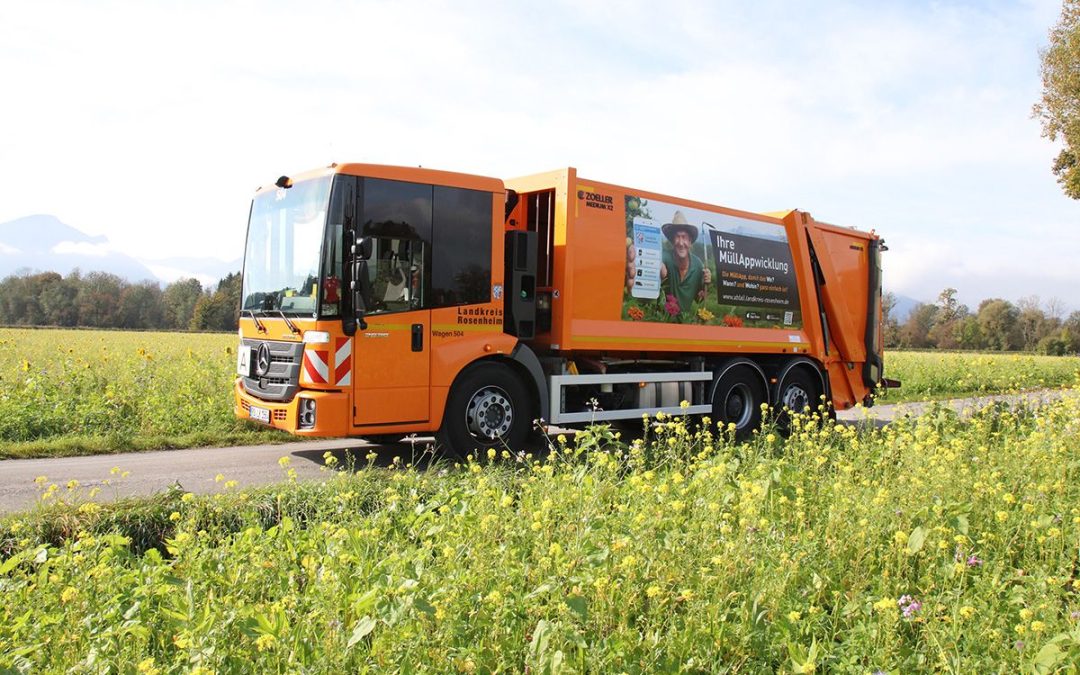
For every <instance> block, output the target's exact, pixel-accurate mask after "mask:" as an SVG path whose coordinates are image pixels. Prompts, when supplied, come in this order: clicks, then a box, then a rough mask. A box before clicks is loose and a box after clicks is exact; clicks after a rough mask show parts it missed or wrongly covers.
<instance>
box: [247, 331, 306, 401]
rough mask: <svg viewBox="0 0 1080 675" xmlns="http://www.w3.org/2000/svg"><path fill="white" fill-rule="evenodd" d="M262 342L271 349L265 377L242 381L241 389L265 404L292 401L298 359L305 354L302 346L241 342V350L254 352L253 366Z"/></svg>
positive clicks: (298, 365)
mask: <svg viewBox="0 0 1080 675" xmlns="http://www.w3.org/2000/svg"><path fill="white" fill-rule="evenodd" d="M264 343H265V344H266V345H267V347H269V349H270V367H269V368H267V370H266V374H265V375H262V376H259V375H253V376H252V377H244V378H241V379H242V381H243V383H244V390H245V391H247V392H248V393H249V394H252V395H253V396H257V397H259V398H261V399H263V400H265V401H291V400H292V398H293V396H295V395H296V392H297V390H298V389H299V388H300V360H301V359H302V358H303V355H304V345H303V343H301V342H275V341H271V340H252V339H244V340H242V341H241V347H242V348H248V349H252V350H253V352H252V356H253V358H252V362H253V363H254V362H255V359H257V354H258V350H259V347H260V346H261V345H263V344H264Z"/></svg>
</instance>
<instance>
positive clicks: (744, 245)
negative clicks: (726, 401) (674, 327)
mask: <svg viewBox="0 0 1080 675" xmlns="http://www.w3.org/2000/svg"><path fill="white" fill-rule="evenodd" d="M622 319H623V320H624V321H647V322H663V323H683V324H700V325H711V326H729V327H750V328H781V329H792V328H794V329H798V328H802V313H801V311H800V304H799V290H798V285H797V284H796V275H795V268H794V265H793V263H792V256H791V247H790V246H789V244H788V239H787V232H786V230H785V229H784V226H783V225H780V224H777V223H770V222H764V221H759V220H753V219H751V218H743V217H738V216H732V215H728V214H725V213H715V212H711V211H704V210H700V209H695V208H691V207H687V206H682V205H678V204H669V203H665V202H662V201H657V200H650V199H646V198H644V197H639V196H633V195H627V197H626V279H625V287H624V292H623V307H622Z"/></svg>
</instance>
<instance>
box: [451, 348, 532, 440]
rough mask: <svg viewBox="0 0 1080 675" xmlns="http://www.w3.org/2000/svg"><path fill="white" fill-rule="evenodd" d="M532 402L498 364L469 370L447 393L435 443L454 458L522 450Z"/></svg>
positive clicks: (517, 381)
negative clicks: (476, 452)
mask: <svg viewBox="0 0 1080 675" xmlns="http://www.w3.org/2000/svg"><path fill="white" fill-rule="evenodd" d="M532 407H533V406H532V401H531V399H530V397H529V394H528V392H527V391H526V389H525V386H524V385H523V384H522V383H521V380H520V378H518V376H517V375H516V374H515V373H514V372H513V371H512V370H511V369H510V368H508V367H506V366H504V365H502V364H499V363H480V364H477V365H475V366H472V367H470V368H469V369H468V370H467V371H466V372H465V373H463V374H462V375H461V377H460V378H458V381H457V382H455V383H454V386H453V388H452V389H451V390H450V396H449V398H447V401H446V410H445V412H444V413H443V423H442V427H441V428H440V429H439V433H438V435H437V437H436V438H437V440H438V441H439V444H440V445H442V446H444V447H446V448H448V449H449V450H450V451H451V452H453V453H455V454H457V455H458V456H461V457H464V456H465V455H467V454H469V453H470V452H472V451H473V450H487V449H488V448H501V449H506V450H510V451H516V450H519V449H521V448H523V446H524V444H525V441H526V439H527V438H528V436H529V430H530V429H531V428H532V420H533V410H532Z"/></svg>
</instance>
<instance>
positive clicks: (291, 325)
mask: <svg viewBox="0 0 1080 675" xmlns="http://www.w3.org/2000/svg"><path fill="white" fill-rule="evenodd" d="M266 311H268V312H277V313H278V316H280V317H281V318H282V319H285V325H286V326H288V327H289V330H291V331H292V332H293V333H294V334H296V335H299V334H300V329H299V328H297V327H296V324H295V323H293V322H292V321H290V320H289V317H287V316H285V312H283V311H281V310H280V309H268V310H266Z"/></svg>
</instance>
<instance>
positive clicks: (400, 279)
mask: <svg viewBox="0 0 1080 675" xmlns="http://www.w3.org/2000/svg"><path fill="white" fill-rule="evenodd" d="M373 244H374V245H373V252H372V258H371V263H370V264H369V268H368V273H369V277H370V279H371V297H370V299H369V300H370V305H369V308H368V311H369V313H368V315H367V329H362V328H358V329H357V331H356V338H355V340H354V344H355V345H356V358H355V359H354V363H355V366H354V367H355V376H356V384H355V389H354V391H355V399H354V400H355V402H356V405H355V412H354V423H355V424H357V425H371V424H406V423H410V422H425V421H427V420H428V417H429V410H428V407H429V406H428V401H429V398H430V396H429V390H428V388H429V386H430V383H431V375H430V363H431V359H430V351H429V350H430V343H431V340H430V331H431V310H429V309H422V308H423V307H424V306H425V303H424V301H423V300H424V298H423V297H422V296H423V293H424V253H425V250H424V249H425V242H423V241H420V240H418V239H414V238H411V237H376V238H375V239H374V242H373Z"/></svg>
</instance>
